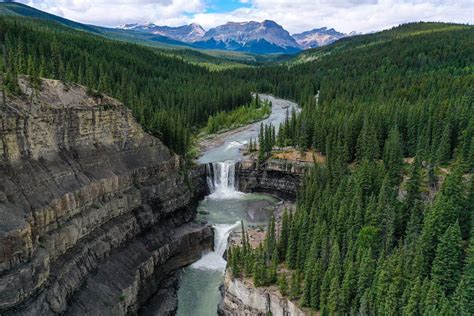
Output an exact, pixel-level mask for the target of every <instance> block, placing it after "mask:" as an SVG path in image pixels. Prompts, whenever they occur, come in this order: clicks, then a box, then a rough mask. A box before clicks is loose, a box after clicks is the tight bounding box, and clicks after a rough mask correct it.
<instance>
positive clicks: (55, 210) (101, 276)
mask: <svg viewBox="0 0 474 316" xmlns="http://www.w3.org/2000/svg"><path fill="white" fill-rule="evenodd" d="M20 84H21V87H22V89H23V91H24V92H25V95H23V96H22V97H18V98H8V99H7V102H6V104H5V105H0V106H1V107H2V109H1V115H2V117H1V126H0V140H1V144H0V314H2V315H4V314H42V315H48V314H57V313H67V314H81V315H84V314H89V315H124V314H135V313H138V312H139V311H140V308H141V306H143V305H144V304H145V303H146V302H147V300H148V299H149V298H150V297H151V296H153V295H154V294H156V293H157V292H159V291H160V285H161V284H162V283H163V282H162V281H163V280H165V279H168V278H169V277H170V274H171V273H172V271H174V270H175V269H177V268H179V267H182V266H184V265H187V264H189V263H191V262H193V261H194V260H196V259H197V258H198V257H199V256H200V254H201V252H202V251H203V250H205V249H210V248H212V243H213V233H212V229H211V228H210V227H207V226H202V225H200V224H197V223H194V222H193V220H194V218H195V214H196V213H195V206H196V203H197V201H198V199H199V198H200V197H201V196H203V195H204V194H205V190H206V185H205V176H204V169H202V168H198V169H195V170H192V171H189V172H188V173H187V174H186V175H185V174H183V173H182V172H181V171H180V160H179V158H178V157H177V156H175V155H173V154H172V153H171V152H170V151H169V149H168V148H167V147H166V146H164V145H163V144H162V143H161V142H160V141H159V140H158V139H156V138H154V137H152V136H150V135H148V134H146V133H145V132H144V131H143V130H142V128H141V127H140V126H139V125H138V124H137V123H136V121H135V120H134V119H133V117H132V115H131V112H130V111H129V110H128V109H126V108H125V107H124V106H123V105H121V104H120V103H119V102H117V101H116V100H113V99H111V98H108V97H106V96H100V97H98V96H90V95H88V94H87V92H86V90H85V89H84V88H82V87H79V86H73V85H68V86H66V85H64V84H62V83H60V82H58V81H53V80H47V81H43V83H42V89H41V91H39V92H38V91H36V92H35V91H32V90H31V89H28V87H27V86H28V83H27V81H26V80H25V79H21V80H20Z"/></svg>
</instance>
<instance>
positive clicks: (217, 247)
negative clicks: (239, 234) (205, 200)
mask: <svg viewBox="0 0 474 316" xmlns="http://www.w3.org/2000/svg"><path fill="white" fill-rule="evenodd" d="M238 226H239V222H235V224H217V225H214V226H213V228H214V251H213V252H209V253H207V254H205V255H204V256H202V258H201V259H200V260H198V261H196V262H195V263H193V264H192V265H191V267H192V268H194V269H199V270H215V271H220V272H222V273H224V271H225V267H226V264H227V262H226V261H225V260H224V258H223V256H224V252H225V250H226V249H227V240H228V238H229V235H230V233H231V232H232V230H234V229H235V228H237V227H238Z"/></svg>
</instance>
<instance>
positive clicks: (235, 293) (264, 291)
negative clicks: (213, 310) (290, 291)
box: [219, 271, 306, 316]
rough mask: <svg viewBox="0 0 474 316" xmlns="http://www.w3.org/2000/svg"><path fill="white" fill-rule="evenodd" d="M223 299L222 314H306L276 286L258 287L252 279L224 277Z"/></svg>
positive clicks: (233, 315) (222, 315) (287, 315)
mask: <svg viewBox="0 0 474 316" xmlns="http://www.w3.org/2000/svg"><path fill="white" fill-rule="evenodd" d="M222 291H223V297H224V298H223V300H222V301H221V303H220V304H219V315H221V316H236V315H238V316H247V315H261V316H266V315H272V316H304V315H306V314H305V313H304V312H303V310H301V309H300V308H298V307H297V306H296V305H295V304H294V303H293V302H291V301H290V300H288V299H287V298H285V297H282V296H281V295H280V293H279V292H278V290H277V289H276V288H274V287H270V288H256V287H255V286H254V285H253V284H252V282H251V281H250V280H242V279H237V278H232V277H231V275H230V273H229V272H228V271H227V272H226V274H225V277H224V286H223V288H222Z"/></svg>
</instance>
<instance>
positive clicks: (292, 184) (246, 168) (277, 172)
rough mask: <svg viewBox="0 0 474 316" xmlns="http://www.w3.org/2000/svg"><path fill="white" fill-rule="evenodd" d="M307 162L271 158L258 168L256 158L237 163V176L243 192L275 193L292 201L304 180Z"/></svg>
mask: <svg viewBox="0 0 474 316" xmlns="http://www.w3.org/2000/svg"><path fill="white" fill-rule="evenodd" d="M307 169H308V165H307V164H295V163H287V162H284V161H280V160H269V161H267V162H265V165H264V166H262V167H261V168H257V162H256V161H254V160H243V161H241V162H238V163H237V166H236V176H237V180H238V184H239V190H240V191H242V192H263V193H269V194H275V195H277V196H279V197H281V198H284V199H288V200H291V201H294V200H296V194H297V191H298V186H299V185H300V183H301V182H302V180H303V177H304V173H305V172H306V170H307Z"/></svg>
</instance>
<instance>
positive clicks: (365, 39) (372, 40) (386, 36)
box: [290, 23, 472, 64]
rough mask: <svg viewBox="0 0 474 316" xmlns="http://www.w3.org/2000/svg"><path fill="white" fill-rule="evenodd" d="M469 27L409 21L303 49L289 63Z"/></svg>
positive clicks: (469, 27) (468, 27)
mask: <svg viewBox="0 0 474 316" xmlns="http://www.w3.org/2000/svg"><path fill="white" fill-rule="evenodd" d="M469 29H470V30H472V26H469V25H460V24H448V23H409V24H404V25H401V26H399V27H395V28H392V29H389V30H385V31H382V32H378V33H373V34H366V35H357V36H352V37H348V38H343V39H340V40H338V41H337V42H335V43H333V44H331V45H328V46H323V47H319V48H315V49H309V50H306V51H303V52H301V53H300V54H298V55H297V56H295V58H293V59H292V60H291V61H290V63H291V64H292V63H298V62H308V61H313V60H316V59H319V58H322V57H324V56H327V55H330V54H338V53H344V52H346V51H350V50H353V49H363V48H365V47H369V46H378V45H383V44H386V43H388V42H390V41H397V40H401V39H403V38H406V37H416V36H426V35H429V34H433V33H438V32H441V33H445V34H446V33H449V32H453V31H458V30H469ZM441 36H443V35H441Z"/></svg>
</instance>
